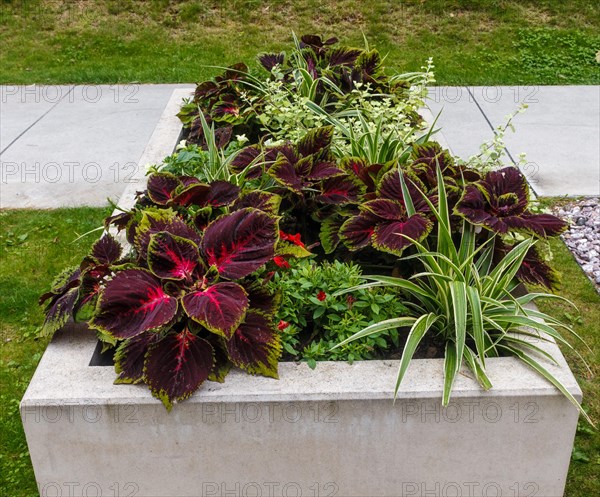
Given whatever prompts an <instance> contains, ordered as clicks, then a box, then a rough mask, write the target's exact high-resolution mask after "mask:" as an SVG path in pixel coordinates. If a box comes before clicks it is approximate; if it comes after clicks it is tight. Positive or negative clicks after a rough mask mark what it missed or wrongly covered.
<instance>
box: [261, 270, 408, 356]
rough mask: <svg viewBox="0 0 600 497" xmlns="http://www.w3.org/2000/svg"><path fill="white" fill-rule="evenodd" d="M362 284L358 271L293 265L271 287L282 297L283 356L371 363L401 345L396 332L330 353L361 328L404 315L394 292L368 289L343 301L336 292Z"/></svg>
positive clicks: (354, 343) (276, 276)
mask: <svg viewBox="0 0 600 497" xmlns="http://www.w3.org/2000/svg"><path fill="white" fill-rule="evenodd" d="M362 282H364V279H363V277H362V271H361V269H360V267H359V266H358V265H356V264H353V263H344V262H341V261H332V262H328V261H326V262H316V261H315V260H309V259H298V260H294V261H291V265H290V268H288V269H285V270H283V271H280V272H278V273H276V275H275V277H274V278H273V280H272V281H271V283H270V285H271V286H272V287H273V289H274V290H278V291H280V292H282V304H281V307H280V310H279V312H278V314H277V317H278V318H279V319H280V323H279V327H280V329H281V333H282V342H283V348H284V351H285V352H286V353H287V354H289V356H290V358H292V359H294V360H305V361H307V362H308V364H309V365H310V366H311V367H314V366H315V365H316V361H320V360H332V361H338V360H341V361H355V360H361V359H373V358H376V357H378V356H380V355H381V353H382V352H384V351H386V350H387V351H389V350H392V349H393V348H394V347H396V348H397V347H398V346H399V337H398V330H397V329H393V330H391V331H390V332H389V333H387V332H383V333H380V334H373V335H370V336H369V337H368V338H367V339H365V340H361V341H356V342H351V343H348V344H347V345H344V346H343V347H339V348H337V349H334V350H331V349H332V347H334V346H335V345H337V344H338V343H340V342H341V341H343V340H345V339H347V338H349V337H350V336H352V335H353V334H355V333H357V332H359V331H360V330H362V329H363V328H365V327H367V326H369V325H371V324H374V323H376V322H378V321H381V320H386V319H389V318H392V317H396V316H398V315H399V314H402V313H405V312H406V307H405V306H404V305H403V304H402V301H401V299H400V298H399V292H397V291H396V290H395V289H389V288H388V289H382V288H367V289H360V290H356V291H355V292H352V293H348V294H345V295H343V296H334V295H333V294H334V293H335V292H338V291H340V290H343V289H346V288H350V287H354V286H357V285H359V284H360V283H362Z"/></svg>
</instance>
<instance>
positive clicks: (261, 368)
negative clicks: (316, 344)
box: [227, 312, 281, 378]
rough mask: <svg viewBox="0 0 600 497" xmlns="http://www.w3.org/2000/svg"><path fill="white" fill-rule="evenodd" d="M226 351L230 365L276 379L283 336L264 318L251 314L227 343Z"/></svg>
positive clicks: (254, 313) (258, 314)
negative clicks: (281, 337)
mask: <svg viewBox="0 0 600 497" xmlns="http://www.w3.org/2000/svg"><path fill="white" fill-rule="evenodd" d="M227 351H228V352H229V358H230V359H231V362H233V364H235V365H236V366H237V367H239V368H241V369H243V370H245V371H247V372H248V373H250V374H261V375H263V376H271V377H273V378H277V360H278V359H279V356H280V355H281V342H280V337H279V334H278V333H277V331H276V330H275V329H274V326H273V323H272V322H271V321H270V320H269V319H268V318H267V317H265V316H264V315H262V314H260V313H257V312H248V314H246V319H245V321H244V323H243V324H242V325H241V326H240V327H239V328H238V329H237V330H236V332H235V333H234V334H233V336H232V337H231V340H229V341H228V342H227Z"/></svg>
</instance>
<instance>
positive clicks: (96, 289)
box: [73, 254, 114, 322]
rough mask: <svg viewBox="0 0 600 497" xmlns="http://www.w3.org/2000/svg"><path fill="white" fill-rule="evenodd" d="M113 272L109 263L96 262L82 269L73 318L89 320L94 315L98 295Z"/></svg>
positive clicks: (77, 320) (79, 320) (78, 320)
mask: <svg viewBox="0 0 600 497" xmlns="http://www.w3.org/2000/svg"><path fill="white" fill-rule="evenodd" d="M113 255H114V254H113ZM82 266H83V265H82ZM111 272H112V270H111V269H110V266H109V265H107V264H94V265H91V266H89V267H86V268H85V269H84V270H83V271H82V273H81V283H80V285H79V288H78V292H77V300H76V301H75V305H74V306H73V319H74V320H75V321H76V322H82V321H89V320H90V319H91V318H92V317H93V315H94V313H95V311H96V302H97V300H98V295H99V294H100V290H101V288H102V286H103V285H104V282H105V280H106V278H107V277H109V276H110V274H111Z"/></svg>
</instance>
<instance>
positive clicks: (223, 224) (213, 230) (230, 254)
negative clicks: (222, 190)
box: [202, 208, 278, 280]
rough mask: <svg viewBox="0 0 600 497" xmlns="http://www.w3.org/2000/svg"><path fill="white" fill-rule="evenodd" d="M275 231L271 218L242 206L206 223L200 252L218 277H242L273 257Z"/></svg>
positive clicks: (275, 227) (274, 223)
mask: <svg viewBox="0 0 600 497" xmlns="http://www.w3.org/2000/svg"><path fill="white" fill-rule="evenodd" d="M277 233H278V227H277V220H276V218H275V217H273V216H271V215H269V214H267V213H265V212H263V211H259V210H257V209H251V208H249V209H242V210H239V211H235V212H233V213H231V214H227V215H225V216H222V217H220V218H219V219H217V220H215V221H213V222H212V223H211V224H209V225H208V226H207V228H206V230H205V232H204V237H203V239H202V253H203V254H204V256H205V260H206V261H207V263H208V265H209V266H214V267H215V268H216V269H217V271H218V272H219V274H220V275H221V276H222V277H224V278H227V279H232V280H233V279H240V278H244V277H245V276H248V275H249V274H251V273H253V272H254V271H256V270H257V269H258V268H260V267H261V266H262V265H263V264H266V263H267V262H268V261H270V260H271V259H272V258H273V256H274V255H275V244H276V243H277V239H278V236H277Z"/></svg>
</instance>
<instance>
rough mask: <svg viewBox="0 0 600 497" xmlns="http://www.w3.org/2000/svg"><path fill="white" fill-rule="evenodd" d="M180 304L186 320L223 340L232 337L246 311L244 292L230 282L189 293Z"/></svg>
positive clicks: (246, 301) (245, 295) (246, 300)
mask: <svg viewBox="0 0 600 497" xmlns="http://www.w3.org/2000/svg"><path fill="white" fill-rule="evenodd" d="M182 303H183V308H184V310H185V312H186V313H187V315H188V316H189V317H191V318H192V319H194V320H195V321H197V322H198V323H200V324H201V325H202V326H204V327H205V328H206V329H208V330H209V331H212V332H213V333H217V334H219V335H222V336H224V337H225V338H226V339H229V338H231V335H232V334H233V332H234V331H235V330H236V329H237V328H238V326H239V325H240V323H241V322H242V321H243V320H244V316H245V315H246V311H247V310H248V296H247V294H246V291H245V290H244V288H242V287H241V286H240V285H238V284H237V283H233V282H229V281H227V282H221V283H217V284H215V285H211V286H209V287H208V288H205V289H201V290H195V291H192V292H190V293H188V294H187V295H185V296H184V297H183V299H182Z"/></svg>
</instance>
